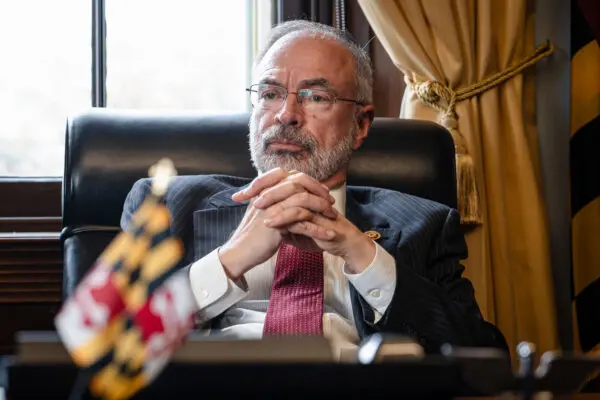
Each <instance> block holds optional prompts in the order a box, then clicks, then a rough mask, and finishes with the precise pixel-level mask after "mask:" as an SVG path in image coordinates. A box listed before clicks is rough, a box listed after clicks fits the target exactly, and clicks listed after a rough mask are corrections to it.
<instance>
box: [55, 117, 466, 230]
mask: <svg viewBox="0 0 600 400" xmlns="http://www.w3.org/2000/svg"><path fill="white" fill-rule="evenodd" d="M248 121H249V114H234V115H231V114H227V115H225V114H222V115H216V114H211V115H203V114H198V113H192V112H178V113H169V112H160V113H156V112H151V111H130V110H110V109H92V110H90V111H86V112H84V113H81V114H78V115H74V116H72V117H70V118H69V119H68V122H67V131H66V149H65V151H66V154H65V174H64V181H63V226H65V227H67V226H68V227H76V226H82V225H103V226H118V225H119V219H120V216H121V212H122V209H123V203H124V201H125V197H126V196H127V193H128V192H129V190H130V189H131V187H132V185H133V183H134V182H135V181H136V180H138V179H139V178H143V177H146V176H147V175H148V168H149V167H150V166H151V165H153V164H154V163H156V162H157V161H158V160H159V159H161V158H163V157H169V158H170V159H171V160H172V161H173V162H174V164H175V168H176V169H177V172H178V174H179V175H197V174H224V175H233V176H241V177H248V178H252V177H254V176H256V171H255V170H254V168H253V166H252V164H251V161H250V156H249V150H248V138H247V135H248ZM348 184H349V185H356V186H374V187H381V188H387V189H393V190H397V191H401V192H406V193H410V194H413V195H417V196H420V197H424V198H428V199H431V200H434V201H437V202H440V203H443V204H446V205H449V206H450V207H454V208H456V177H455V164H454V144H453V142H452V138H451V136H450V134H449V132H448V131H447V130H446V129H444V128H443V127H441V126H439V125H437V124H435V123H432V122H427V121H417V120H403V119H396V118H375V120H374V122H373V126H372V127H371V130H370V132H369V136H368V138H367V139H366V140H365V143H364V144H363V146H362V147H361V148H360V149H359V150H358V151H357V152H356V153H355V154H354V156H353V158H352V161H351V167H350V171H349V175H348Z"/></svg>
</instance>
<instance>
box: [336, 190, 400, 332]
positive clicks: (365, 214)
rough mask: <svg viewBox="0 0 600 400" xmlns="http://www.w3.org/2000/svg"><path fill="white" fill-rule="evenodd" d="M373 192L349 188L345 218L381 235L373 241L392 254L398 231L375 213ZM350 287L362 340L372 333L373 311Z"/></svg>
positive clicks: (362, 228) (364, 230) (355, 318)
mask: <svg viewBox="0 0 600 400" xmlns="http://www.w3.org/2000/svg"><path fill="white" fill-rule="evenodd" d="M374 197H375V191H373V190H368V191H365V190H362V191H361V192H360V193H358V191H357V193H355V191H354V190H353V189H352V188H351V187H349V188H348V191H347V193H346V218H347V219H348V220H349V221H350V222H352V223H353V224H354V225H355V226H356V227H357V228H358V229H360V230H361V231H362V232H377V233H378V234H380V235H381V237H379V238H378V239H376V240H375V241H376V242H377V243H378V244H379V245H380V246H381V247H383V248H384V249H385V250H386V251H387V252H388V253H390V254H392V255H393V254H394V249H395V247H396V244H397V243H398V241H399V240H400V231H398V230H396V229H393V228H390V226H389V222H388V221H387V220H386V219H385V218H382V217H381V214H380V213H377V212H376V210H377V207H378V205H377V202H376V201H374ZM349 286H350V300H351V302H352V313H353V314H354V321H355V324H356V329H357V331H358V333H359V336H360V338H361V339H362V338H363V337H365V336H366V335H368V334H369V332H372V331H373V323H372V322H371V321H374V320H375V315H374V312H373V309H372V308H371V307H370V306H369V305H368V303H367V302H366V301H365V300H364V299H363V298H362V296H361V295H360V293H358V292H357V291H356V289H355V288H354V286H352V285H349Z"/></svg>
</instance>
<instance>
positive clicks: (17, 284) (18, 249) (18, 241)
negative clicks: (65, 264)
mask: <svg viewBox="0 0 600 400" xmlns="http://www.w3.org/2000/svg"><path fill="white" fill-rule="evenodd" d="M61 300H62V253H61V248H60V240H59V236H58V234H38V235H33V234H27V235H25V234H14V235H8V234H4V235H0V354H7V353H10V352H12V351H13V350H14V335H15V333H16V332H18V331H23V330H51V329H53V317H54V315H55V314H56V312H57V310H58V308H59V307H60V304H61Z"/></svg>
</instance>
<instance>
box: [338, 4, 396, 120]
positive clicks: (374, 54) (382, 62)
mask: <svg viewBox="0 0 600 400" xmlns="http://www.w3.org/2000/svg"><path fill="white" fill-rule="evenodd" d="M346 4H347V6H346V8H347V24H348V31H349V32H350V33H351V34H352V36H353V37H354V39H355V40H356V42H357V43H358V44H359V45H361V46H363V47H365V48H366V50H367V52H368V53H369V55H370V56H371V61H372V63H373V80H374V82H373V103H374V104H375V116H376V117H393V118H397V117H398V116H399V115H400V106H401V104H402V96H403V95H404V88H405V86H406V85H405V83H404V77H403V75H402V73H401V72H400V70H398V68H397V67H396V66H395V65H394V63H393V62H392V60H391V58H390V57H389V56H388V54H387V52H386V51H385V49H384V48H383V46H382V45H381V42H380V41H379V39H377V38H376V37H375V34H374V33H373V30H372V29H371V27H370V26H369V23H368V21H367V18H366V17H365V14H364V13H363V11H362V9H361V8H360V5H359V4H358V2H357V1H356V0H350V1H347V2H346Z"/></svg>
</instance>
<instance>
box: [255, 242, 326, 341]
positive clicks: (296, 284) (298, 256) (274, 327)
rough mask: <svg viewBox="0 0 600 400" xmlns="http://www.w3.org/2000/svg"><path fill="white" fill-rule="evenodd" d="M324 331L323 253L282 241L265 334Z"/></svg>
mask: <svg viewBox="0 0 600 400" xmlns="http://www.w3.org/2000/svg"><path fill="white" fill-rule="evenodd" d="M322 333H323V252H310V251H305V250H301V249H299V248H297V247H294V246H292V245H289V244H282V245H281V247H279V254H278V255H277V264H276V265H275V276H274V277H273V287H272V289H271V298H270V299H269V307H268V308H267V316H266V319H265V326H264V328H263V334H264V335H285V334H288V335H289V334H292V335H294V334H295V335H321V334H322Z"/></svg>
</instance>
